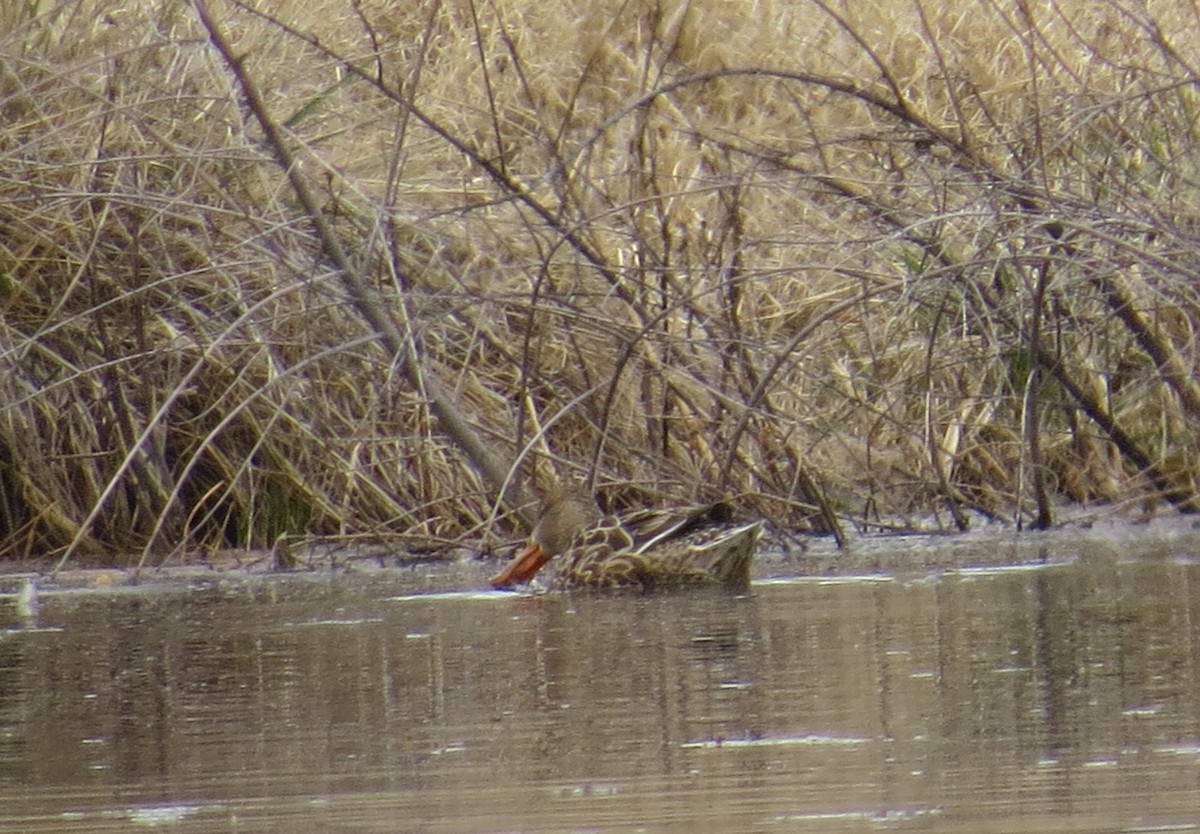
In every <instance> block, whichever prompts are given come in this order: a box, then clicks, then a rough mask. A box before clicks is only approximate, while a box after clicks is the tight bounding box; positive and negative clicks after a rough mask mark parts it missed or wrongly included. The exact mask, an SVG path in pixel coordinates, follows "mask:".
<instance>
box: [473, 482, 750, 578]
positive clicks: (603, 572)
mask: <svg viewBox="0 0 1200 834" xmlns="http://www.w3.org/2000/svg"><path fill="white" fill-rule="evenodd" d="M728 518H729V510H728V506H727V505H724V504H715V505H711V506H707V507H700V508H695V509H691V510H686V511H680V512H674V513H664V512H659V511H641V512H638V513H635V514H632V515H630V516H626V517H625V518H624V519H618V518H616V517H615V516H606V517H601V515H600V512H599V510H598V509H597V508H596V506H595V504H594V503H593V502H592V501H591V500H590V499H588V498H587V497H586V496H582V495H580V494H579V493H577V492H574V491H569V490H562V491H557V492H554V493H552V494H550V495H549V496H547V499H546V501H545V502H544V503H543V505H542V512H541V516H540V519H539V521H538V524H537V527H536V528H534V531H533V537H532V543H531V544H530V545H529V547H527V548H526V549H525V550H524V551H523V552H522V553H521V554H520V555H519V556H517V557H516V558H515V559H513V561H512V562H510V563H509V565H508V566H507V567H506V568H505V569H504V571H502V572H501V573H500V574H498V575H497V576H496V577H494V578H493V579H492V585H493V586H494V587H497V588H507V587H510V586H512V585H514V584H517V583H520V582H528V581H529V580H530V579H532V578H533V576H534V575H535V574H536V573H537V572H538V570H540V569H541V567H542V566H543V565H545V564H546V563H547V562H548V561H550V560H552V559H553V560H554V561H555V564H556V568H555V572H554V577H553V579H552V580H551V582H550V585H551V587H552V588H558V589H562V590H572V589H599V588H632V589H637V590H643V591H649V590H655V589H659V588H668V587H674V586H685V585H721V586H724V587H727V588H731V589H734V590H744V589H745V588H747V587H749V585H750V560H751V558H752V557H753V555H754V551H755V547H756V546H757V544H758V539H759V537H760V535H761V534H762V522H754V523H752V524H744V525H740V526H731V525H729V523H728Z"/></svg>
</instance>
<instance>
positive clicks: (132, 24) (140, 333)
mask: <svg viewBox="0 0 1200 834" xmlns="http://www.w3.org/2000/svg"><path fill="white" fill-rule="evenodd" d="M274 6H275V7H279V8H277V9H276V10H275V11H273V12H272V13H271V14H269V15H268V14H264V13H262V11H261V10H259V11H255V10H254V7H253V6H252V5H251V4H241V3H237V2H224V3H216V2H213V3H211V4H209V9H210V12H211V15H212V19H213V23H214V26H215V31H216V32H218V33H219V34H221V35H223V37H224V38H225V39H227V41H228V43H229V44H230V45H231V49H232V51H233V52H234V53H235V54H236V56H237V57H238V60H237V61H236V62H235V64H234V66H233V67H232V68H231V66H230V65H229V64H228V63H226V62H225V61H223V60H222V57H221V55H220V53H219V51H218V50H217V49H216V48H214V40H213V31H210V30H208V29H206V28H205V27H204V26H203V25H202V24H201V20H200V16H199V15H198V14H197V8H195V7H193V6H192V5H191V4H189V3H184V2H167V3H149V2H131V3H126V4H123V5H121V6H120V7H119V8H116V9H114V8H113V7H112V4H109V3H99V2H96V0H70V1H69V2H66V3H63V4H60V5H57V6H53V7H48V8H43V7H42V6H40V5H38V4H10V7H5V8H4V9H3V10H0V32H4V33H6V34H4V35H2V36H0V125H2V127H0V172H2V173H0V229H2V230H3V235H2V237H0V365H2V372H0V554H3V556H5V557H8V558H27V557H31V556H46V555H50V554H53V555H71V554H91V555H104V554H109V555H110V558H116V557H111V554H114V553H134V554H137V553H141V554H142V555H143V556H152V557H153V558H155V559H159V558H162V557H166V556H168V555H171V554H179V553H184V552H188V551H191V550H194V549H206V548H213V547H218V546H226V545H235V546H254V547H261V546H266V545H269V544H271V543H273V542H274V541H275V540H276V539H278V537H279V536H280V535H281V534H285V533H286V534H288V535H289V536H335V535H342V536H353V535H370V536H385V535H386V536H389V537H393V539H394V540H395V541H396V542H397V546H398V547H406V546H415V545H421V546H429V545H436V544H438V543H446V542H453V541H468V542H479V541H482V540H484V539H485V538H486V534H487V531H489V530H493V531H494V532H495V533H496V534H498V535H501V536H509V535H512V534H513V532H514V529H515V527H516V526H517V525H516V522H515V520H514V519H513V518H512V517H511V516H510V515H509V513H510V511H511V509H512V507H513V506H514V505H516V504H517V503H519V502H517V501H516V500H514V501H512V502H510V503H509V504H508V505H503V504H497V500H498V498H497V497H498V495H499V494H500V493H499V487H500V484H499V483H497V481H498V480H504V479H505V473H504V471H503V469H504V467H511V469H510V471H509V472H508V473H507V477H508V479H509V480H511V482H513V483H514V484H516V485H517V486H518V488H530V487H532V488H534V489H536V488H537V486H538V485H539V484H542V483H545V482H546V481H547V479H549V478H552V477H591V478H594V480H595V484H596V486H597V488H598V489H599V491H600V492H601V493H602V494H603V495H604V496H605V498H606V500H608V501H609V502H610V503H612V504H614V505H616V506H622V505H630V504H642V503H647V502H649V503H663V502H674V501H684V500H692V499H701V498H712V497H716V496H718V495H734V496H740V500H741V501H742V502H743V503H744V505H745V511H746V512H747V513H748V514H759V515H764V516H766V517H767V518H769V519H771V520H772V521H773V522H774V523H775V524H776V525H778V526H779V527H781V528H793V529H810V530H814V531H817V532H835V531H836V530H837V529H838V528H839V527H841V526H843V525H846V524H852V525H856V526H859V527H866V528H871V527H874V526H887V527H892V526H897V525H899V526H904V525H906V524H912V523H917V522H918V521H919V522H920V523H923V524H928V523H929V520H930V519H935V520H938V521H939V522H940V523H942V524H945V525H948V526H954V525H958V526H965V525H966V524H968V523H970V521H971V519H972V517H974V516H978V515H980V514H982V515H984V516H989V517H996V518H1000V519H1004V520H1007V521H1011V522H1019V523H1032V524H1043V525H1045V524H1050V523H1053V522H1054V520H1055V512H1056V508H1058V507H1060V506H1062V505H1063V504H1064V503H1066V502H1071V503H1075V504H1089V505H1095V506H1097V507H1100V508H1104V510H1103V511H1107V510H1109V509H1117V508H1121V507H1123V506H1127V505H1130V504H1134V505H1136V506H1142V505H1143V504H1146V505H1149V504H1150V503H1153V502H1156V501H1160V500H1161V501H1164V502H1166V503H1169V504H1172V505H1174V506H1176V507H1179V508H1182V509H1185V510H1195V509H1196V508H1197V500H1198V499H1197V497H1196V473H1197V461H1196V459H1195V458H1196V448H1197V445H1196V439H1195V437H1194V432H1195V427H1196V426H1197V421H1198V420H1200V387H1198V386H1197V383H1196V379H1195V377H1196V366H1197V357H1196V338H1195V329H1196V325H1197V321H1198V307H1197V291H1196V288H1197V286H1200V283H1198V281H1197V277H1198V276H1197V271H1198V266H1200V259H1198V258H1197V255H1196V252H1197V246H1196V234H1197V230H1198V228H1200V224H1198V222H1197V206H1198V205H1200V201H1198V200H1197V194H1196V191H1197V186H1196V184H1197V171H1196V170H1195V160H1196V159H1198V158H1200V156H1198V155H1197V148H1196V147H1195V142H1196V124H1195V121H1196V115H1195V114H1196V112H1197V104H1198V97H1197V90H1196V84H1197V79H1198V78H1200V74H1198V71H1197V67H1198V65H1200V48H1198V46H1200V44H1197V43H1196V40H1197V38H1198V37H1200V35H1197V33H1198V32H1200V26H1197V23H1198V22H1200V21H1198V20H1197V17H1198V15H1197V10H1196V9H1195V8H1193V7H1191V6H1190V5H1189V4H1179V3H1167V2H1159V3H1154V2H1151V3H1140V4H1125V3H1111V4H1091V3H1084V2H1078V0H1072V1H1071V2H1065V0H1064V1H1063V2H1051V3H1048V4H1045V3H1043V4H1037V5H1036V6H1035V5H1034V4H1030V3H1027V2H1024V0H989V2H984V3H978V2H970V3H968V2H966V1H965V0H961V2H960V1H959V0H955V2H941V3H936V4H934V3H929V2H925V0H892V2H889V3H884V4H860V3H850V2H839V3H831V2H823V0H792V2H774V3H772V2H761V3H756V4H754V9H753V10H752V11H750V12H748V11H747V10H746V9H745V8H743V7H742V6H740V5H739V6H738V7H737V11H736V13H735V11H734V10H733V4H728V3H721V2H716V0H713V1H712V2H699V3H690V4H689V3H671V2H635V3H624V2H608V0H598V2H589V3H578V2H566V3H560V4H531V3H507V2H498V1H497V2H490V3H483V2H479V0H442V2H437V3H423V4H395V3H376V2H367V0H313V2H309V3H305V4H299V3H295V4H293V3H280V4H274ZM247 85H249V86H250V87H252V88H254V89H256V90H257V91H258V93H259V95H260V97H261V103H260V105H259V106H255V105H254V104H253V102H252V100H251V98H249V97H248V95H249V91H248V88H247ZM263 116H266V117H268V118H269V119H271V120H273V121H274V122H275V124H277V125H278V126H279V134H278V137H276V139H275V141H274V142H273V140H272V136H271V135H270V132H269V131H268V132H264V127H263V124H264V123H263V121H262V117H263ZM281 160H290V167H291V174H292V177H293V179H291V180H289V177H288V175H287V174H286V173H285V172H284V171H283V170H282V168H281V165H280V161H281ZM297 180H298V181H299V182H300V183H302V184H303V185H306V186H307V188H308V189H309V190H310V198H311V200H310V201H309V202H308V203H307V204H306V200H305V199H304V197H303V195H301V194H298V192H297V190H296V186H297ZM331 238H332V239H333V240H335V241H336V243H337V246H338V247H340V248H341V250H343V254H344V256H345V257H344V261H343V260H339V258H338V257H335V256H334V255H333V254H332V253H331V249H330V239H331ZM356 281H357V282H359V283H358V284H356V283H355V282H356ZM372 303H375V304H377V305H378V306H377V307H376V314H380V311H382V315H383V316H385V317H386V319H387V321H384V322H381V321H379V320H378V319H372V315H371V313H370V312H369V310H367V309H366V307H365V306H364V305H367V307H369V305H370V304H372ZM389 328H391V331H390V332H392V333H393V334H394V338H393V339H391V340H390V341H389V338H386V335H387V331H388V329H389ZM381 333H383V334H384V336H385V338H383V339H381V338H380V334H381ZM453 420H459V421H460V425H459V426H458V428H457V429H456V428H455V427H453V426H448V421H453ZM464 432H465V433H466V435H469V436H473V437H474V438H476V439H477V440H479V441H480V443H481V444H482V446H483V447H485V449H486V451H487V452H488V453H490V454H492V455H494V456H495V459H496V460H499V461H501V462H503V466H502V467H501V471H500V473H499V476H497V472H496V471H495V470H494V468H493V469H490V468H489V466H488V465H486V463H485V462H483V461H481V460H480V458H479V452H478V450H472V448H470V446H469V444H468V446H466V447H464V446H463V436H464ZM497 519H499V526H497Z"/></svg>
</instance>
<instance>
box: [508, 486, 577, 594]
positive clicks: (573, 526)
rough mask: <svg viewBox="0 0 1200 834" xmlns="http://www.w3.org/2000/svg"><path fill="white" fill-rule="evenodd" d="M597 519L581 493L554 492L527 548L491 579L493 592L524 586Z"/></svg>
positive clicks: (547, 496)
mask: <svg viewBox="0 0 1200 834" xmlns="http://www.w3.org/2000/svg"><path fill="white" fill-rule="evenodd" d="M599 519H600V511H599V509H598V508H597V507H596V503H595V502H594V501H592V500H591V498H590V497H589V496H588V495H586V494H584V493H583V491H582V490H576V489H558V490H554V491H552V492H549V493H547V494H546V497H545V498H544V499H543V500H542V507H541V511H540V512H539V513H538V522H537V525H536V526H535V527H534V528H533V535H532V536H530V540H529V544H528V545H526V547H525V549H524V550H522V551H521V552H520V553H519V554H517V556H516V557H515V558H514V559H513V560H512V561H511V562H509V563H508V565H507V566H505V568H504V570H502V571H500V573H498V574H496V575H495V576H494V577H492V580H491V584H492V587H493V588H509V587H512V586H513V585H515V584H517V583H519V582H528V581H529V580H530V579H533V577H534V576H535V575H536V574H537V572H538V571H539V570H541V569H542V567H543V566H544V565H545V564H546V563H547V562H549V561H550V560H551V559H553V558H554V557H555V556H558V555H559V554H561V553H564V552H566V551H567V549H568V548H569V547H570V546H571V542H572V541H573V540H574V539H575V537H576V536H578V535H579V534H580V533H581V532H583V531H584V530H585V529H587V528H588V527H589V526H591V525H593V524H595V523H596V522H597V521H599Z"/></svg>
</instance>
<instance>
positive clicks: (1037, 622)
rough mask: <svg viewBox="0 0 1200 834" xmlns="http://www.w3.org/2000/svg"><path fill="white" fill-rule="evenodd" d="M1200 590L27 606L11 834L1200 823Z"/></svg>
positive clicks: (2, 757) (314, 589) (1143, 565)
mask: <svg viewBox="0 0 1200 834" xmlns="http://www.w3.org/2000/svg"><path fill="white" fill-rule="evenodd" d="M1198 570H1200V568H1197V566H1196V565H1194V564H1190V563H1185V562H1180V561H1170V560H1163V559H1157V560H1147V561H1136V562H1119V561H1117V560H1113V559H1108V558H1104V559H1087V558H1083V559H1079V560H1077V561H1074V562H1072V563H1069V564H1060V565H1051V566H1043V567H1037V566H1031V567H1023V568H1020V569H1015V570H1013V569H1010V570H990V571H988V570H979V571H966V570H959V571H944V572H938V573H934V574H929V575H924V576H915V577H911V578H904V579H900V578H890V577H888V576H883V575H870V576H863V577H857V578H856V577H846V578H840V579H817V578H809V579H783V580H773V581H765V582H760V583H758V584H756V585H755V586H754V590H753V593H752V594H751V595H749V596H747V597H731V596H727V595H723V594H720V593H697V594H681V595H674V596H659V597H648V598H645V597H632V596H615V597H613V596H609V597H588V596H574V597H572V596H559V595H542V596H521V595H514V594H499V593H485V594H470V593H460V594H420V593H412V592H411V591H412V589H413V588H414V587H415V586H414V585H413V581H412V580H411V576H410V575H402V576H390V575H388V574H387V573H383V574H376V575H373V576H358V577H354V576H350V577H346V576H342V577H324V578H315V577H294V578H282V579H267V580H264V579H256V580H253V581H249V580H247V581H245V582H227V583H208V584H204V585H197V586H195V587H191V588H187V589H183V588H169V589H151V590H137V591H128V590H126V591H110V592H105V593H99V592H89V593H78V592H62V593H51V592H43V593H42V594H41V595H40V597H39V600H38V603H39V604H38V609H37V612H36V616H35V618H33V620H31V619H30V618H29V617H20V616H18V614H17V613H16V611H15V608H14V607H13V606H12V605H10V604H9V603H10V602H11V600H4V601H2V602H0V796H3V797H4V799H3V801H0V830H20V831H50V830H56V831H62V830H68V831H70V830H74V831H110V830H111V831H124V830H128V829H129V828H130V827H131V826H134V825H136V826H139V827H162V828H166V829H169V830H171V831H237V832H247V831H279V830H305V831H345V830H353V831H422V832H425V831H428V832H435V831H438V832H440V831H446V832H450V831H562V830H588V831H627V830H651V831H661V830H666V829H670V830H680V831H684V830H696V829H697V828H703V829H704V830H712V831H767V830H769V831H826V830H831V829H832V830H839V831H855V830H875V829H878V828H885V829H886V828H897V829H901V830H933V831H955V832H957V831H963V830H981V829H982V828H984V827H986V828H987V830H1002V831H1009V830H1011V831H1024V830H1035V829H1036V830H1071V831H1079V830H1091V829H1102V830H1122V829H1127V828H1141V829H1145V828H1148V827H1154V826H1168V827H1171V826H1177V825H1179V826H1185V830H1187V824H1189V823H1194V822H1195V821H1196V815H1197V809H1198V808H1200V595H1198V593H1197V581H1198V575H1197V571H1198ZM427 584H428V583H427ZM1000 820H1003V822H999V821H1000Z"/></svg>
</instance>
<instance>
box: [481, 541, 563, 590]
mask: <svg viewBox="0 0 1200 834" xmlns="http://www.w3.org/2000/svg"><path fill="white" fill-rule="evenodd" d="M548 561H550V560H549V559H547V558H546V555H545V554H544V553H542V548H541V546H540V545H537V544H531V545H529V546H528V547H526V548H525V549H524V550H522V551H521V552H520V553H518V554H517V555H516V556H515V557H513V560H512V561H511V562H509V563H508V564H507V565H505V567H504V570H502V571H500V572H499V573H498V574H496V575H495V576H493V577H492V579H491V585H492V587H493V588H511V587H512V586H513V585H517V584H520V583H523V582H528V581H529V580H530V579H533V577H534V576H536V575H537V572H538V571H540V570H541V569H542V565H544V564H546V562H548Z"/></svg>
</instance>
